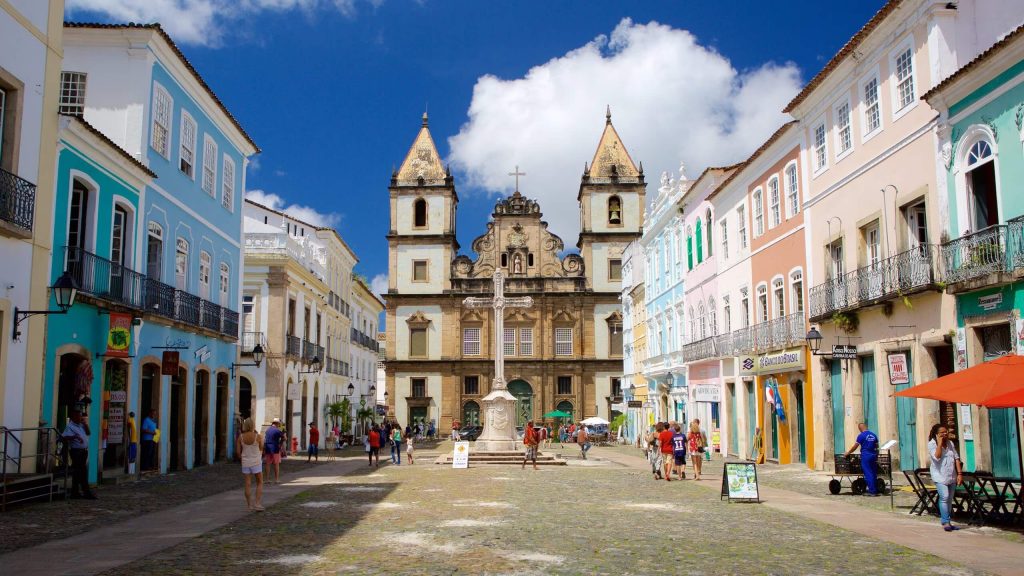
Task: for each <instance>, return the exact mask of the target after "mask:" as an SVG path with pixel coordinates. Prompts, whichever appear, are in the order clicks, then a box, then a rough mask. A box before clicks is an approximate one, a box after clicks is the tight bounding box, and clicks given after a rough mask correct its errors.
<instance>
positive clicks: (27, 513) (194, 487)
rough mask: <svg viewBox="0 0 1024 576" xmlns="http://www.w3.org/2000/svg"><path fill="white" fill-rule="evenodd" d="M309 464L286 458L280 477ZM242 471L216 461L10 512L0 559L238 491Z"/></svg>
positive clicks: (2, 525) (1, 532)
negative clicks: (93, 495)
mask: <svg viewBox="0 0 1024 576" xmlns="http://www.w3.org/2000/svg"><path fill="white" fill-rule="evenodd" d="M313 465H315V464H307V463H306V460H305V458H298V457H295V458H287V459H285V460H284V462H282V464H281V474H282V475H283V474H286V473H291V472H298V471H301V470H304V469H306V468H308V467H309V466H313ZM240 466H241V465H240V464H239V463H237V462H218V463H215V464H212V465H208V466H200V467H199V468H195V469H193V470H187V471H183V472H175V473H172V474H157V475H146V476H144V477H143V478H142V479H141V480H139V481H136V482H124V483H121V484H117V485H102V486H99V487H97V488H96V490H95V492H96V494H97V495H98V496H99V499H98V500H69V501H67V502H52V503H50V502H39V503H33V504H27V505H22V506H17V507H13V508H12V509H11V510H9V511H7V512H6V513H4V514H3V516H2V519H3V521H2V522H0V554H3V553H6V552H11V551H13V550H18V549H19V548H24V547H27V546H35V545H37V544H42V543H43V542H47V541H50V540H54V539H58V538H67V537H68V536H74V535H75V534H81V533H83V532H88V531H90V530H93V529H95V528H99V527H102V526H107V525H110V524H113V523H115V522H121V521H123V520H127V519H129V518H134V517H136V516H139V515H142V514H148V513H150V512H156V511H157V510H163V509H165V508H170V507H173V506H178V505H181V504H185V503H187V502H192V501H193V500H198V499H199V498H203V497H204V496H209V495H211V494H216V493H218V492H223V491H225V490H230V489H233V488H238V487H239V486H241V484H242V472H241V468H240Z"/></svg>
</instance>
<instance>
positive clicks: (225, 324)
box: [220, 307, 238, 338]
mask: <svg viewBox="0 0 1024 576" xmlns="http://www.w3.org/2000/svg"><path fill="white" fill-rule="evenodd" d="M220 313H221V322H220V333H221V334H223V335H225V336H227V337H228V338H238V312H235V311H234V310H230V309H228V308H224V307H221V309H220Z"/></svg>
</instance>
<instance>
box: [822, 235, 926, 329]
mask: <svg viewBox="0 0 1024 576" xmlns="http://www.w3.org/2000/svg"><path fill="white" fill-rule="evenodd" d="M937 251H938V249H937V247H936V246H934V245H931V244H923V245H921V246H918V247H916V248H911V249H910V250H906V251H904V252H900V253H899V254H897V255H895V256H891V257H889V258H886V259H884V260H880V261H879V262H876V263H874V264H870V265H868V266H863V267H861V268H858V269H856V270H853V271H851V272H848V273H846V274H843V275H841V276H838V277H836V278H832V279H829V280H826V281H825V282H823V283H822V284H819V285H817V286H814V287H813V288H811V290H810V293H809V301H810V306H811V309H810V315H811V319H812V320H820V319H823V318H826V317H828V316H831V315H832V314H834V313H836V312H841V311H846V310H852V309H855V308H861V307H864V306H870V305H872V304H877V303H879V302H881V301H884V300H889V299H891V298H895V297H896V296H899V295H905V294H906V293H907V292H912V291H915V290H919V289H923V288H927V287H928V286H931V285H932V284H934V283H935V280H936V272H935V270H936V268H935V254H936V252H937Z"/></svg>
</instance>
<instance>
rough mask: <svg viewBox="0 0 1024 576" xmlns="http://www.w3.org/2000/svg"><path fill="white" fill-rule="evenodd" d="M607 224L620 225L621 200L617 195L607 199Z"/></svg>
mask: <svg viewBox="0 0 1024 576" xmlns="http://www.w3.org/2000/svg"><path fill="white" fill-rule="evenodd" d="M608 224H610V225H612V226H621V225H622V200H620V199H619V197H618V196H612V197H611V198H609V199H608Z"/></svg>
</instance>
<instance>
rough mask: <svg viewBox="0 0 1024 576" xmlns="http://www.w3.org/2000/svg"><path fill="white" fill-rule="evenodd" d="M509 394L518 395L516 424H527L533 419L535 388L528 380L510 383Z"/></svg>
mask: <svg viewBox="0 0 1024 576" xmlns="http://www.w3.org/2000/svg"><path fill="white" fill-rule="evenodd" d="M508 392H509V394H511V395H513V396H515V397H516V426H525V425H526V423H527V422H528V421H530V420H533V388H532V387H531V386H530V385H529V384H528V383H527V382H526V380H513V381H511V382H509V383H508Z"/></svg>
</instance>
